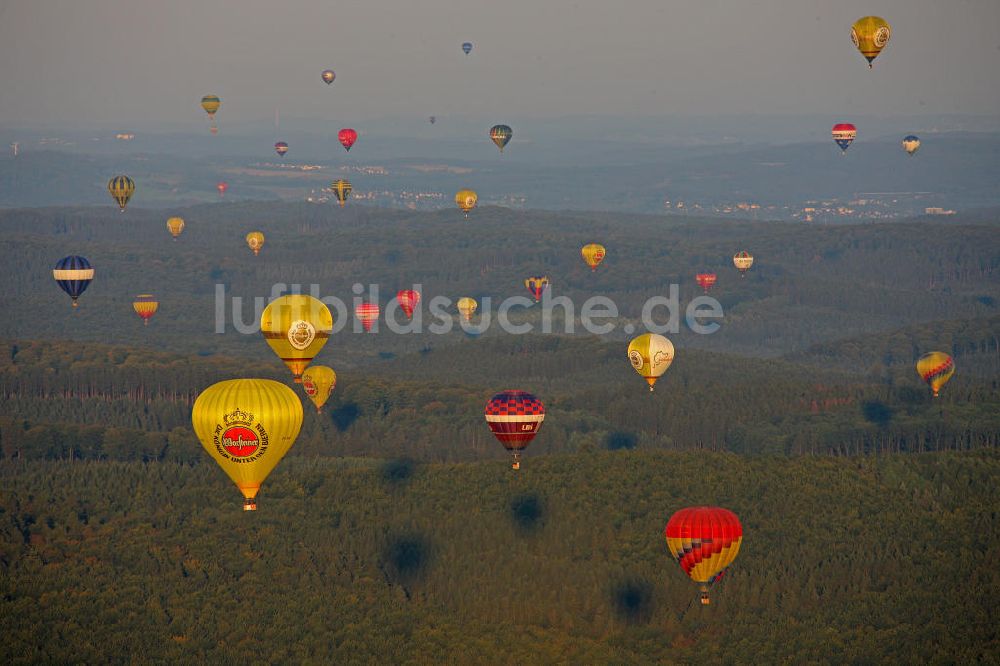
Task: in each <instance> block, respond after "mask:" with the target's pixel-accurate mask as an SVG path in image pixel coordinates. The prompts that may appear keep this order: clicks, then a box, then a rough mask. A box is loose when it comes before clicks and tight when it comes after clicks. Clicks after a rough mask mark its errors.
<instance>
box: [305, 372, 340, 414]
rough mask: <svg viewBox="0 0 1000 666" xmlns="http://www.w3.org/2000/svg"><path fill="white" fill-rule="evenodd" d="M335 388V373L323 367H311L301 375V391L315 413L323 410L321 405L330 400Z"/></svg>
mask: <svg viewBox="0 0 1000 666" xmlns="http://www.w3.org/2000/svg"><path fill="white" fill-rule="evenodd" d="M336 387H337V373H336V372H334V371H333V368H328V367H326V366H325V365H311V366H309V368H308V369H307V370H306V371H305V372H303V373H302V389H303V390H304V391H305V392H306V395H307V396H309V399H310V400H312V403H313V404H314V405H316V413H317V414H319V413H320V412H321V411H322V410H323V405H325V404H326V401H327V400H329V399H330V394H331V393H333V389H335V388H336Z"/></svg>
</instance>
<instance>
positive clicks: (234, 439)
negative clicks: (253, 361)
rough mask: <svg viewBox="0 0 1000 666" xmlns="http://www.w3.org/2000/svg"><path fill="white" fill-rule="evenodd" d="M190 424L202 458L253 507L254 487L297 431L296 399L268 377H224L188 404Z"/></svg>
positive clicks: (245, 506) (299, 418)
mask: <svg viewBox="0 0 1000 666" xmlns="http://www.w3.org/2000/svg"><path fill="white" fill-rule="evenodd" d="M191 424H192V425H193V426H194V432H195V434H196V435H197V436H198V439H199V440H201V445H202V447H204V449H205V451H207V452H208V455H210V456H212V458H213V459H214V460H215V462H217V463H218V464H219V466H220V467H221V468H222V469H223V471H225V473H226V475H227V476H229V478H230V479H232V481H233V483H235V484H236V487H237V488H239V489H240V492H241V493H243V497H244V501H243V509H244V511H255V510H256V509H257V502H256V497H257V493H258V492H259V491H260V486H261V484H262V483H263V482H264V480H265V479H266V478H267V476H268V474H270V473H271V470H273V469H274V467H275V465H277V464H278V462H279V461H280V460H281V459H282V458H283V457H284V456H285V454H286V453H288V450H289V449H290V448H291V447H292V444H294V443H295V438H296V437H298V435H299V429H300V428H301V427H302V401H301V400H299V397H298V396H297V395H295V392H294V391H292V390H291V389H290V388H288V387H287V386H285V385H284V384H281V383H280V382H276V381H273V380H271V379H230V380H227V381H223V382H219V383H217V384H213V385H212V386H209V387H208V388H207V389H205V390H204V391H202V392H201V394H200V395H199V396H198V398H197V399H196V400H195V401H194V408H193V409H192V413H191Z"/></svg>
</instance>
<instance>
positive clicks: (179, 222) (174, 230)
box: [167, 217, 184, 240]
mask: <svg viewBox="0 0 1000 666" xmlns="http://www.w3.org/2000/svg"><path fill="white" fill-rule="evenodd" d="M167 230H168V231H169V232H170V235H171V236H173V237H174V240H177V237H178V236H180V235H181V232H182V231H184V220H183V218H180V217H171V218H167Z"/></svg>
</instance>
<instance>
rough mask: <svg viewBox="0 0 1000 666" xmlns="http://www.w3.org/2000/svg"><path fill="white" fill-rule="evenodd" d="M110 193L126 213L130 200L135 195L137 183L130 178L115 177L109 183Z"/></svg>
mask: <svg viewBox="0 0 1000 666" xmlns="http://www.w3.org/2000/svg"><path fill="white" fill-rule="evenodd" d="M108 193H110V194H111V197H112V198H113V199H114V200H115V201H116V202H117V203H118V207H119V208H121V209H122V212H123V213H124V212H125V206H126V205H127V204H128V200H129V199H131V198H132V194H133V193H135V183H134V182H133V181H132V179H131V178H129V177H128V176H115V177H114V178H112V179H111V180H109V181H108Z"/></svg>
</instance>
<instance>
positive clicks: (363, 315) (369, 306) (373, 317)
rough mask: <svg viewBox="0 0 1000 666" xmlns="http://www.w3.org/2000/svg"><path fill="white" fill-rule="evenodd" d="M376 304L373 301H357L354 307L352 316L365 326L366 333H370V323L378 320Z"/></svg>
mask: <svg viewBox="0 0 1000 666" xmlns="http://www.w3.org/2000/svg"><path fill="white" fill-rule="evenodd" d="M378 314H379V311H378V305H376V304H375V303H359V304H358V306H357V307H356V308H354V316H355V317H357V318H358V321H360V322H361V325H362V326H364V327H365V332H366V333H371V330H372V324H374V323H375V322H376V321H378Z"/></svg>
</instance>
